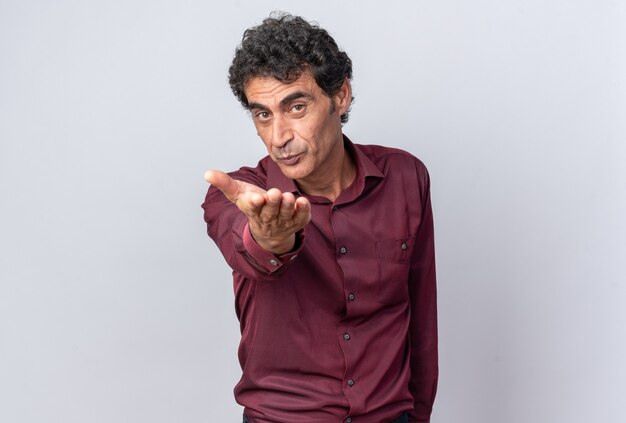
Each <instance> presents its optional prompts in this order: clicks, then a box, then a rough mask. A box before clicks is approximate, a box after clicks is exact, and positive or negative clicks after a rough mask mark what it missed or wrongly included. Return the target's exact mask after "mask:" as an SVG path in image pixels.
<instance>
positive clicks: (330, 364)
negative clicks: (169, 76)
mask: <svg viewBox="0 0 626 423" xmlns="http://www.w3.org/2000/svg"><path fill="white" fill-rule="evenodd" d="M351 77H352V64H351V61H350V59H349V58H348V56H347V55H346V53H344V52H342V51H340V50H339V49H338V47H337V44H336V43H335V41H334V40H333V39H332V38H331V37H330V35H328V33H327V32H326V31H325V30H323V29H321V28H319V27H317V26H315V25H311V24H309V23H308V22H306V21H305V20H303V19H302V18H299V17H293V16H290V15H280V16H274V17H270V18H268V19H266V20H264V21H263V23H262V24H261V25H259V26H257V27H253V28H251V29H248V30H247V31H246V32H245V33H244V36H243V41H242V44H241V46H240V47H239V48H238V49H237V51H236V54H235V58H234V60H233V63H232V66H231V68H230V85H231V88H232V90H233V92H234V93H235V95H236V96H237V98H238V99H239V100H240V101H241V103H242V104H243V105H244V107H245V108H246V109H247V110H249V111H250V113H251V115H252V120H253V122H254V125H255V127H256V130H257V132H258V135H259V136H260V138H261V140H262V141H263V143H264V144H265V147H266V148H267V151H268V153H269V155H268V156H267V157H265V158H264V159H262V160H261V161H260V162H259V164H258V165H257V166H256V167H254V168H248V167H243V168H241V169H240V170H238V171H236V172H232V173H230V174H229V175H227V174H225V173H223V172H220V171H208V172H207V173H206V174H205V179H206V180H207V181H208V182H209V183H210V184H211V187H210V188H209V191H208V193H207V196H206V201H205V202H204V204H203V205H202V206H203V208H204V218H205V220H206V222H207V225H208V233H209V235H210V236H211V238H213V240H214V241H215V242H216V244H217V245H218V247H219V248H220V250H221V252H222V254H223V255H224V258H225V259H226V261H227V262H228V264H229V265H230V266H231V267H232V269H233V278H234V288H235V295H236V312H237V317H238V318H239V321H240V323H241V344H240V348H239V360H240V363H241V366H242V370H243V375H242V378H241V380H240V382H239V383H238V384H237V386H236V388H235V397H236V400H237V402H239V403H240V404H241V405H243V406H244V407H245V409H244V422H250V423H260V422H281V423H294V422H303V423H304V422H306V423H311V422H324V423H326V422H348V423H350V422H355V423H361V422H363V423H374V422H375V423H379V422H385V423H387V422H408V421H410V422H428V421H429V420H430V414H431V410H432V404H433V401H434V397H435V392H436V387H437V376H438V369H437V320H436V292H435V262H434V242H433V226H432V212H431V204H430V195H429V178H428V173H427V171H426V168H425V167H424V165H423V164H422V163H421V162H420V161H419V160H418V159H416V158H415V157H413V156H411V155H410V154H408V153H406V152H404V151H401V150H398V149H392V148H385V147H380V146H364V145H357V144H353V143H352V142H351V141H350V140H349V139H348V138H347V137H346V136H344V135H343V132H342V125H343V124H344V123H345V122H347V120H348V112H349V109H350V105H351V102H352V91H351V87H350V79H351Z"/></svg>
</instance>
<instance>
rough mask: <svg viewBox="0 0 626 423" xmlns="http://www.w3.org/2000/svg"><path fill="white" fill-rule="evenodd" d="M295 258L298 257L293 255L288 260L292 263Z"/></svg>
mask: <svg viewBox="0 0 626 423" xmlns="http://www.w3.org/2000/svg"><path fill="white" fill-rule="evenodd" d="M296 258H298V255H297V254H295V255H293V256H291V258H290V259H289V260H291V261H294V260H295V259H296Z"/></svg>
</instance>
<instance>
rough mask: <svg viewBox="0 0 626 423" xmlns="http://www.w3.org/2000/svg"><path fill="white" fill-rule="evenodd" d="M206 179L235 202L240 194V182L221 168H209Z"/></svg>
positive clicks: (205, 175)
mask: <svg viewBox="0 0 626 423" xmlns="http://www.w3.org/2000/svg"><path fill="white" fill-rule="evenodd" d="M204 179H205V180H206V181H207V182H208V183H210V184H211V185H213V186H215V187H216V188H218V189H219V190H220V191H222V192H223V193H224V195H225V196H226V198H228V199H229V200H230V201H233V202H235V201H236V200H237V198H238V197H239V195H240V190H239V183H238V181H236V180H235V179H233V178H231V177H230V176H228V175H227V174H226V173H224V172H222V171H221V170H208V171H207V172H206V173H205V174H204Z"/></svg>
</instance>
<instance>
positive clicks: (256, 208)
mask: <svg viewBox="0 0 626 423" xmlns="http://www.w3.org/2000/svg"><path fill="white" fill-rule="evenodd" d="M265 203H266V198H265V196H263V195H261V194H259V193H257V192H246V193H243V194H242V195H241V196H240V197H239V198H238V199H237V202H236V203H235V204H237V207H239V210H241V211H242V212H244V213H245V214H246V215H247V216H248V217H254V218H258V217H259V214H260V213H261V210H262V209H263V205H264V204H265Z"/></svg>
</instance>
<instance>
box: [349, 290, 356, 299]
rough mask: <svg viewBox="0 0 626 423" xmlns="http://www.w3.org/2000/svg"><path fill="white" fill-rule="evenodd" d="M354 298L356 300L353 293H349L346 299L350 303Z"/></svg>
mask: <svg viewBox="0 0 626 423" xmlns="http://www.w3.org/2000/svg"><path fill="white" fill-rule="evenodd" d="M355 298H356V295H354V293H352V292H351V293H349V294H348V299H349V300H350V301H354V299H355Z"/></svg>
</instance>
